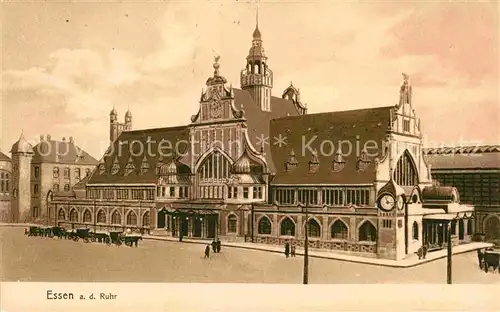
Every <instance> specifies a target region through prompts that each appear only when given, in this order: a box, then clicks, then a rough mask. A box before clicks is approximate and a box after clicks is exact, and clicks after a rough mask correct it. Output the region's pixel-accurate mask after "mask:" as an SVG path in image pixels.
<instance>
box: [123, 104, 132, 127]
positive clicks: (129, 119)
mask: <svg viewBox="0 0 500 312" xmlns="http://www.w3.org/2000/svg"><path fill="white" fill-rule="evenodd" d="M123 130H125V131H130V130H132V112H131V111H130V109H128V110H127V112H126V113H125V126H124V127H123Z"/></svg>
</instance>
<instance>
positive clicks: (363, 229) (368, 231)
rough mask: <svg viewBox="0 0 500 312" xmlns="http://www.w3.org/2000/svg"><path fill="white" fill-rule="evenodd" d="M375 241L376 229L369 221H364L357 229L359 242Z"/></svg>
mask: <svg viewBox="0 0 500 312" xmlns="http://www.w3.org/2000/svg"><path fill="white" fill-rule="evenodd" d="M376 240H377V229H375V226H374V225H373V224H372V223H371V222H370V221H365V222H363V224H362V225H361V226H360V227H359V241H367V242H374V241H376Z"/></svg>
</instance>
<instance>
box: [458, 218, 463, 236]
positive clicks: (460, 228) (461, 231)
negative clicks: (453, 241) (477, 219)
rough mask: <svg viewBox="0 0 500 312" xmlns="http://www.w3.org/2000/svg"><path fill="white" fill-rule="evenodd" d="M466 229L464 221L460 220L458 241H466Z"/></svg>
mask: <svg viewBox="0 0 500 312" xmlns="http://www.w3.org/2000/svg"><path fill="white" fill-rule="evenodd" d="M464 230H465V228H464V220H463V219H460V220H458V239H464V234H465V231H464Z"/></svg>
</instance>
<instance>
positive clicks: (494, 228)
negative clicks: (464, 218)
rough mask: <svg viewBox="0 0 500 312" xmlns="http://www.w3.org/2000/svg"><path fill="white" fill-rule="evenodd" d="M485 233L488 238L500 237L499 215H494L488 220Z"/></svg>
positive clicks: (485, 224)
mask: <svg viewBox="0 0 500 312" xmlns="http://www.w3.org/2000/svg"><path fill="white" fill-rule="evenodd" d="M484 234H485V239H487V240H493V239H498V238H500V219H499V218H498V217H497V216H494V215H493V216H491V217H489V218H488V219H487V220H486V222H485V223H484Z"/></svg>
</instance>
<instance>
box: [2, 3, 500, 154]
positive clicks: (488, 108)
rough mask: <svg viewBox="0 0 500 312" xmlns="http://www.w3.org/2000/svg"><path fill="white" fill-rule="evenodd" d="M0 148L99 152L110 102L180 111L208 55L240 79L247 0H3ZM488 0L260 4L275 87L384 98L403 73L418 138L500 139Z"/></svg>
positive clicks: (149, 111)
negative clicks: (66, 143) (56, 146)
mask: <svg viewBox="0 0 500 312" xmlns="http://www.w3.org/2000/svg"><path fill="white" fill-rule="evenodd" d="M1 7H2V77H1V79H2V110H1V127H0V131H1V132H0V139H1V141H0V150H2V151H3V152H8V151H9V150H10V146H11V145H12V143H14V142H15V141H16V140H17V138H18V137H19V134H20V132H21V130H22V129H23V130H24V133H25V136H26V137H27V139H28V140H31V141H33V142H36V141H38V140H39V136H40V134H51V135H52V137H54V138H58V139H60V138H62V137H69V136H73V137H74V138H75V141H76V143H77V144H78V145H79V146H81V147H82V148H83V149H84V150H86V151H88V152H90V153H91V154H92V155H93V156H94V157H97V158H99V157H100V156H101V155H102V152H103V151H104V150H105V149H106V148H107V146H108V140H109V139H108V131H109V129H108V127H109V124H108V122H109V116H108V115H109V111H110V109H111V108H112V107H113V105H114V106H115V107H116V108H117V110H118V112H119V115H120V117H119V118H120V119H122V118H123V114H124V113H125V111H126V110H127V108H128V107H130V109H131V111H132V113H133V124H134V125H133V127H134V129H140V128H153V127H163V126H172V125H179V124H186V123H188V122H189V117H190V116H191V115H192V114H193V113H195V112H196V110H197V107H198V103H197V102H198V100H199V95H200V92H201V88H202V87H203V86H204V83H205V80H206V78H207V77H208V76H210V75H211V74H212V71H213V69H212V63H213V57H214V56H215V55H220V56H221V61H220V63H221V69H220V71H221V74H222V75H224V76H225V77H226V78H227V79H228V81H229V82H230V83H233V85H234V86H239V73H240V70H241V69H242V68H244V66H245V59H244V58H245V56H246V54H247V52H248V51H247V50H248V44H249V42H250V40H251V34H252V32H253V29H254V27H255V17H256V16H255V15H256V7H257V6H256V4H255V2H241V1H184V2H178V1H165V2H132V1H124V2H120V3H117V2H106V3H94V2H84V1H80V2H78V3H68V2H51V1H48V2H45V3H41V2H36V3H35V2H33V3H19V2H9V1H7V2H4V3H2V6H1ZM498 12H499V11H498V3H497V2H496V1H483V2H472V1H471V2H469V3H463V2H461V3H459V2H454V1H447V2H435V1H433V2H432V3H429V2H425V3H424V2H402V3H399V2H385V3H361V4H360V3H352V4H349V3H347V2H334V1H314V2H266V1H262V2H261V3H260V4H259V16H260V17H259V28H260V29H261V31H262V34H263V40H264V45H265V47H266V52H267V54H268V56H269V63H270V66H272V68H273V71H274V75H275V88H274V89H275V94H274V95H275V96H280V95H281V94H276V93H277V92H279V91H276V90H283V89H284V88H285V87H287V86H288V85H289V84H290V81H293V84H294V85H295V86H297V87H299V88H300V90H301V94H302V100H303V101H304V102H306V103H307V104H308V109H309V112H310V113H315V112H324V111H332V110H346V109H356V108H364V107H376V106H387V105H393V104H396V102H397V100H398V92H399V85H400V81H401V73H402V72H405V73H407V74H409V75H410V77H411V78H410V79H411V80H412V84H413V92H414V106H415V108H416V110H417V114H418V115H419V116H420V117H421V119H422V126H423V132H424V133H425V134H426V137H425V138H424V139H425V141H426V142H427V144H426V145H427V146H435V145H439V144H447V145H460V144H468V145H471V144H493V143H498V142H499V141H500V130H499V127H498V122H499V118H500V117H499V116H500V115H499V112H500V111H499V74H498V72H499V27H498V25H499V17H498V16H499V14H498Z"/></svg>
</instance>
